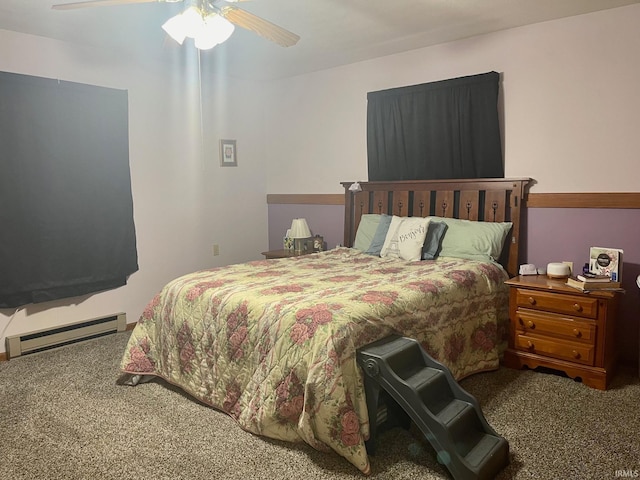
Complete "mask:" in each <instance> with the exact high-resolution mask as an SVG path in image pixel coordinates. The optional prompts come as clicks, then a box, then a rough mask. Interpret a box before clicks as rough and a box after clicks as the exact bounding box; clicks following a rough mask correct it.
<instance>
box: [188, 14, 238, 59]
mask: <svg viewBox="0 0 640 480" xmlns="http://www.w3.org/2000/svg"><path fill="white" fill-rule="evenodd" d="M234 30H235V26H234V25H233V23H231V22H230V21H229V20H227V19H226V18H224V17H221V16H220V15H218V14H217V13H212V14H211V15H207V16H206V17H205V18H204V24H203V25H202V27H201V28H200V31H199V32H198V35H197V36H196V37H195V46H196V48H198V49H199V50H209V49H211V48H213V47H215V46H216V45H218V44H220V43H222V42H225V41H227V40H228V39H229V37H230V36H231V34H232V33H233V31H234Z"/></svg>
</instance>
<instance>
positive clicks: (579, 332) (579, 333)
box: [573, 328, 582, 338]
mask: <svg viewBox="0 0 640 480" xmlns="http://www.w3.org/2000/svg"><path fill="white" fill-rule="evenodd" d="M573 334H574V335H575V336H576V337H578V338H580V337H581V336H582V332H581V331H580V330H578V329H577V328H574V329H573Z"/></svg>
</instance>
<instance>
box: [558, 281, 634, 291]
mask: <svg viewBox="0 0 640 480" xmlns="http://www.w3.org/2000/svg"><path fill="white" fill-rule="evenodd" d="M608 278H609V277H606V278H604V279H594V278H590V279H587V280H579V278H578V277H569V278H567V286H569V287H573V288H576V289H578V290H581V291H583V292H590V291H594V290H614V291H617V290H622V288H621V285H620V282H614V281H613V280H609V279H608Z"/></svg>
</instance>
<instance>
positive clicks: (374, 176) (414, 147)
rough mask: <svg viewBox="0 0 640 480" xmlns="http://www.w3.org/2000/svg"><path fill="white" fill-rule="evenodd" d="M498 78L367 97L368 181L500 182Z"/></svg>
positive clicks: (473, 78)
mask: <svg viewBox="0 0 640 480" xmlns="http://www.w3.org/2000/svg"><path fill="white" fill-rule="evenodd" d="M498 91H499V75H498V73H497V72H489V73H484V74H479V75H472V76H468V77H460V78H454V79H450V80H443V81H439V82H431V83H425V84H421V85H413V86H408V87H400V88H393V89H390V90H382V91H378V92H369V93H368V94H367V100H368V104H367V155H368V169H369V180H370V181H375V180H437V179H450V178H502V177H504V166H503V162H502V146H501V140H500V125H499V117H498Z"/></svg>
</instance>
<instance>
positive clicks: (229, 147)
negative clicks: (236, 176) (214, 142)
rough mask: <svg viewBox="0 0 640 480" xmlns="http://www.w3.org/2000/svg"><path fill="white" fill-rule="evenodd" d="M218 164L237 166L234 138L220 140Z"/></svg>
mask: <svg viewBox="0 0 640 480" xmlns="http://www.w3.org/2000/svg"><path fill="white" fill-rule="evenodd" d="M220 166H222V167H237V166H238V156H237V152H236V141H235V140H220Z"/></svg>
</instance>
